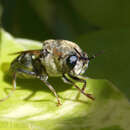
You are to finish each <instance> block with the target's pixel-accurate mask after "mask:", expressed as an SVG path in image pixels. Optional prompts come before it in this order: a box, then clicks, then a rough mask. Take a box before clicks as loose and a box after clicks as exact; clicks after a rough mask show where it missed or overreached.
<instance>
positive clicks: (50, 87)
mask: <svg viewBox="0 0 130 130" xmlns="http://www.w3.org/2000/svg"><path fill="white" fill-rule="evenodd" d="M41 81H42V82H43V83H44V84H45V85H46V86H47V87H48V88H49V89H50V90H51V91H52V92H53V94H54V95H55V96H56V99H57V102H58V106H59V105H61V102H60V100H59V97H58V95H57V93H56V91H55V89H54V88H53V87H52V86H51V84H50V83H49V82H48V81H47V80H44V79H42V78H41Z"/></svg>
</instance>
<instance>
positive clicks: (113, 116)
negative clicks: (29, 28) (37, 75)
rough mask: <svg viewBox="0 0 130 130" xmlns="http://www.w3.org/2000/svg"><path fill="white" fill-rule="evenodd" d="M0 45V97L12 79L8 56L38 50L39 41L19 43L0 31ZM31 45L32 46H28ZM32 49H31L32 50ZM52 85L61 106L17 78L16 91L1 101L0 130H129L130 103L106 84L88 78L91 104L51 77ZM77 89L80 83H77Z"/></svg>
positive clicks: (36, 82) (43, 89) (45, 92)
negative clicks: (93, 98) (9, 73)
mask: <svg viewBox="0 0 130 130" xmlns="http://www.w3.org/2000/svg"><path fill="white" fill-rule="evenodd" d="M1 33H2V35H1V42H0V98H4V97H5V96H6V95H7V93H8V92H10V91H11V87H12V84H11V80H12V77H11V76H10V75H8V69H9V65H10V62H11V61H12V60H13V59H14V58H15V56H14V55H9V54H10V53H14V52H17V51H20V50H25V49H36V48H41V44H39V42H35V41H30V40H24V39H23V40H22V39H21V40H18V39H15V38H13V37H12V36H11V35H9V34H8V33H7V32H5V31H3V30H2V31H1ZM30 43H31V44H30ZM31 46H32V47H31ZM50 82H51V84H52V85H53V86H54V88H55V89H56V91H57V93H58V94H59V96H60V99H61V102H62V105H61V106H59V107H57V106H56V103H57V102H56V98H55V96H54V95H53V94H52V93H51V92H50V90H49V89H48V88H47V87H46V86H45V85H44V84H42V83H41V82H40V81H39V80H37V79H33V80H32V79H18V80H17V89H16V91H15V92H14V93H13V95H12V96H11V97H10V98H8V99H7V100H6V101H4V102H0V129H2V130H11V129H13V130H23V129H24V130H28V129H30V130H43V129H45V130H66V129H67V130H72V129H74V130H86V129H87V130H128V129H129V128H130V127H129V124H130V104H129V103H128V101H127V99H126V98H125V96H124V95H123V94H122V93H121V92H120V91H119V90H118V89H117V88H116V87H115V86H114V85H113V84H112V83H111V82H109V81H107V80H101V79H90V78H88V79H87V83H88V85H87V89H86V92H88V93H92V94H93V95H94V97H95V98H96V99H95V101H91V100H90V99H88V98H86V97H85V96H84V95H82V94H80V95H79V98H78V99H77V98H76V97H77V95H78V90H77V89H75V88H74V87H72V86H70V85H67V84H65V83H63V82H62V81H61V80H60V79H59V78H51V79H50ZM77 85H79V86H80V87H81V86H82V84H81V83H77Z"/></svg>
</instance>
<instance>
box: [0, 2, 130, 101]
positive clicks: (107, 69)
mask: <svg viewBox="0 0 130 130" xmlns="http://www.w3.org/2000/svg"><path fill="white" fill-rule="evenodd" d="M1 14H2V15H1ZM0 15H1V25H2V27H3V28H4V29H5V30H6V31H8V32H10V33H11V34H12V35H13V36H15V37H21V38H28V39H32V40H40V41H44V40H46V39H50V38H51V39H52V38H53V39H66V40H71V41H74V42H76V43H77V44H79V45H80V46H81V48H83V50H84V51H86V52H87V53H88V54H89V55H92V54H95V53H97V52H100V51H102V50H104V54H103V55H101V56H99V57H97V58H96V59H95V60H93V61H92V62H91V63H90V65H89V68H88V70H87V72H86V74H85V75H86V76H88V77H91V78H104V79H108V80H110V81H111V82H112V83H114V84H115V85H116V86H117V87H118V88H119V89H120V90H121V91H122V92H123V93H124V94H125V95H126V97H127V98H128V99H129V100H130V82H129V74H130V67H129V64H130V51H129V48H130V27H129V26H130V1H129V0H124V1H122V0H105V1H104V0H85V1H84V0H80V1H79V0H1V1H0Z"/></svg>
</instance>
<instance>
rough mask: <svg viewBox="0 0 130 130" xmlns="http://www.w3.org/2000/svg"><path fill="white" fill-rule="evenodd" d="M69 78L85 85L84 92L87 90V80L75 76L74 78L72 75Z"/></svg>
mask: <svg viewBox="0 0 130 130" xmlns="http://www.w3.org/2000/svg"><path fill="white" fill-rule="evenodd" d="M69 76H70V77H71V78H72V79H74V80H76V81H79V82H81V83H83V87H82V91H84V90H85V88H86V86H87V82H86V80H85V79H82V78H80V77H75V76H72V75H69Z"/></svg>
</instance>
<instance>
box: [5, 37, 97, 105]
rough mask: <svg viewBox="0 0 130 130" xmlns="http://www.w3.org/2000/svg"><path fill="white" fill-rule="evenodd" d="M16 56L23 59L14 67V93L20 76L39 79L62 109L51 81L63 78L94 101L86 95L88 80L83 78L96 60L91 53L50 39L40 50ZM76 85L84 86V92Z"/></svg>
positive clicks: (16, 60)
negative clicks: (55, 78)
mask: <svg viewBox="0 0 130 130" xmlns="http://www.w3.org/2000/svg"><path fill="white" fill-rule="evenodd" d="M16 54H19V55H18V57H16V59H14V60H13V62H12V63H11V66H10V68H11V70H12V74H13V90H15V89H16V76H17V75H23V76H25V77H26V76H31V77H34V78H38V79H40V80H41V81H42V82H43V83H44V84H45V85H46V86H47V87H48V88H49V89H50V90H51V91H52V92H53V94H54V95H55V97H56V99H57V102H58V105H60V104H61V102H60V99H59V97H58V95H57V93H56V91H55V89H54V88H53V86H52V85H51V84H50V83H49V82H48V77H49V76H50V77H51V76H53V77H62V79H63V81H64V82H65V83H69V84H72V85H74V87H75V88H77V89H78V90H79V91H80V92H81V93H82V94H83V95H85V96H86V97H88V98H90V99H92V100H94V97H93V96H92V95H91V94H88V93H85V88H86V80H85V78H84V77H83V76H81V75H82V74H83V73H84V72H85V71H86V69H87V67H88V63H89V61H90V60H91V59H94V58H95V55H94V56H92V57H88V55H87V53H85V52H83V51H82V50H81V48H80V47H79V46H78V45H77V44H76V43H74V42H71V41H67V40H53V39H50V40H46V41H44V42H43V48H42V49H40V50H27V51H22V52H17V53H16ZM74 81H78V82H82V83H83V86H82V89H81V88H79V87H78V86H77V85H76V84H75V82H74ZM12 92H13V91H12ZM10 95H11V94H9V95H8V96H7V97H6V98H4V99H3V100H5V99H7V98H8V97H9V96H10Z"/></svg>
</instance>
